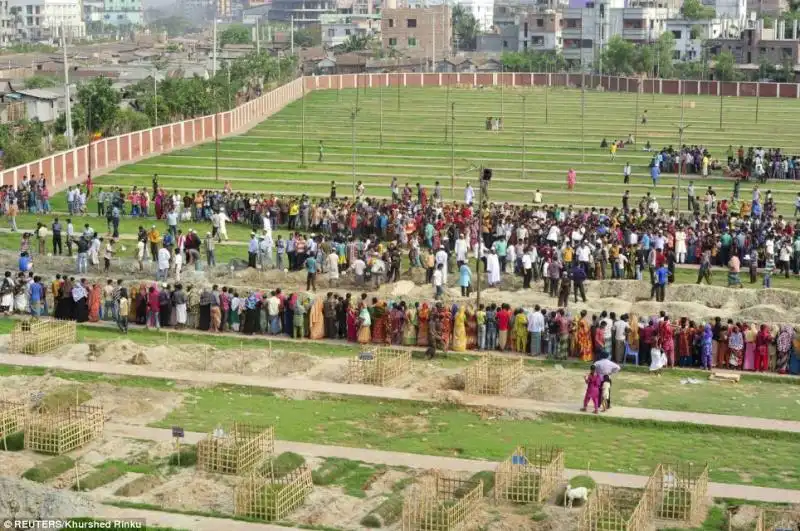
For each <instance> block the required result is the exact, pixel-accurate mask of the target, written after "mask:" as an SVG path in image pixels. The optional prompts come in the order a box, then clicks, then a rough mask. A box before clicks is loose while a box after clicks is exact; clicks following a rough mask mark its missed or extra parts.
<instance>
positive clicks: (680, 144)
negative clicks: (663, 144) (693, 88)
mask: <svg viewBox="0 0 800 531" xmlns="http://www.w3.org/2000/svg"><path fill="white" fill-rule="evenodd" d="M683 100H684V93H683V92H681V123H680V125H679V126H678V153H679V154H680V157H681V160H679V161H678V191H677V197H678V212H677V213H678V215H679V216H680V214H681V201H680V199H681V179H682V178H683V131H684V130H685V129H686V128H687V127H689V126H688V125H684V124H683V112H684V105H683ZM692 203H694V198H692ZM689 214H690V215H691V212H690V213H689Z"/></svg>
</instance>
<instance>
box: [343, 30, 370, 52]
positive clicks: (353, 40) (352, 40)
mask: <svg viewBox="0 0 800 531" xmlns="http://www.w3.org/2000/svg"><path fill="white" fill-rule="evenodd" d="M372 41H373V39H372V35H367V34H364V35H350V36H349V37H347V39H345V41H344V42H343V43H342V46H341V48H342V51H343V52H358V51H361V50H366V49H367V48H369V47H370V45H371V44H372Z"/></svg>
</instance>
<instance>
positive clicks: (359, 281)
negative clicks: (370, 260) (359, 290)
mask: <svg viewBox="0 0 800 531" xmlns="http://www.w3.org/2000/svg"><path fill="white" fill-rule="evenodd" d="M350 267H352V268H353V273H355V275H356V285H357V286H361V285H363V284H364V271H366V270H367V264H366V263H365V262H364V260H362V259H361V257H358V258H356V260H355V261H354V262H353V265H351V266H350Z"/></svg>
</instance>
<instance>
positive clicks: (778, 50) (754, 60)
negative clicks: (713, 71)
mask: <svg viewBox="0 0 800 531" xmlns="http://www.w3.org/2000/svg"><path fill="white" fill-rule="evenodd" d="M776 26H777V27H776V28H765V27H764V21H763V20H758V21H756V22H755V24H753V27H752V28H747V29H745V30H744V31H743V32H742V34H741V37H740V38H737V39H713V40H709V41H708V47H709V53H710V54H711V56H714V55H717V54H719V53H722V52H724V51H728V52H731V53H732V54H733V56H734V58H735V59H736V62H737V63H738V64H740V65H742V67H743V68H745V69H746V68H753V67H754V68H758V66H759V65H760V64H761V63H762V62H766V63H769V64H771V65H777V66H782V65H784V64H787V63H790V64H791V65H793V66H795V65H798V64H800V40H798V37H800V30H799V28H798V22H797V21H791V22H789V27H788V28H787V27H786V22H785V21H777V22H776ZM787 34H788V35H789V36H790V38H786V37H785V36H786V35H787Z"/></svg>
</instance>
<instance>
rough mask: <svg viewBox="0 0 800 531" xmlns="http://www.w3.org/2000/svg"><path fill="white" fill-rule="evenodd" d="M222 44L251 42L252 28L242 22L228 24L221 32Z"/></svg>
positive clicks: (220, 42) (220, 40)
mask: <svg viewBox="0 0 800 531" xmlns="http://www.w3.org/2000/svg"><path fill="white" fill-rule="evenodd" d="M218 39H219V44H220V46H225V45H226V44H250V43H251V42H252V40H251V35H250V28H249V27H247V26H244V25H242V24H233V25H231V26H228V27H227V28H225V29H224V30H222V32H221V33H220V34H219V37H218Z"/></svg>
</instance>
